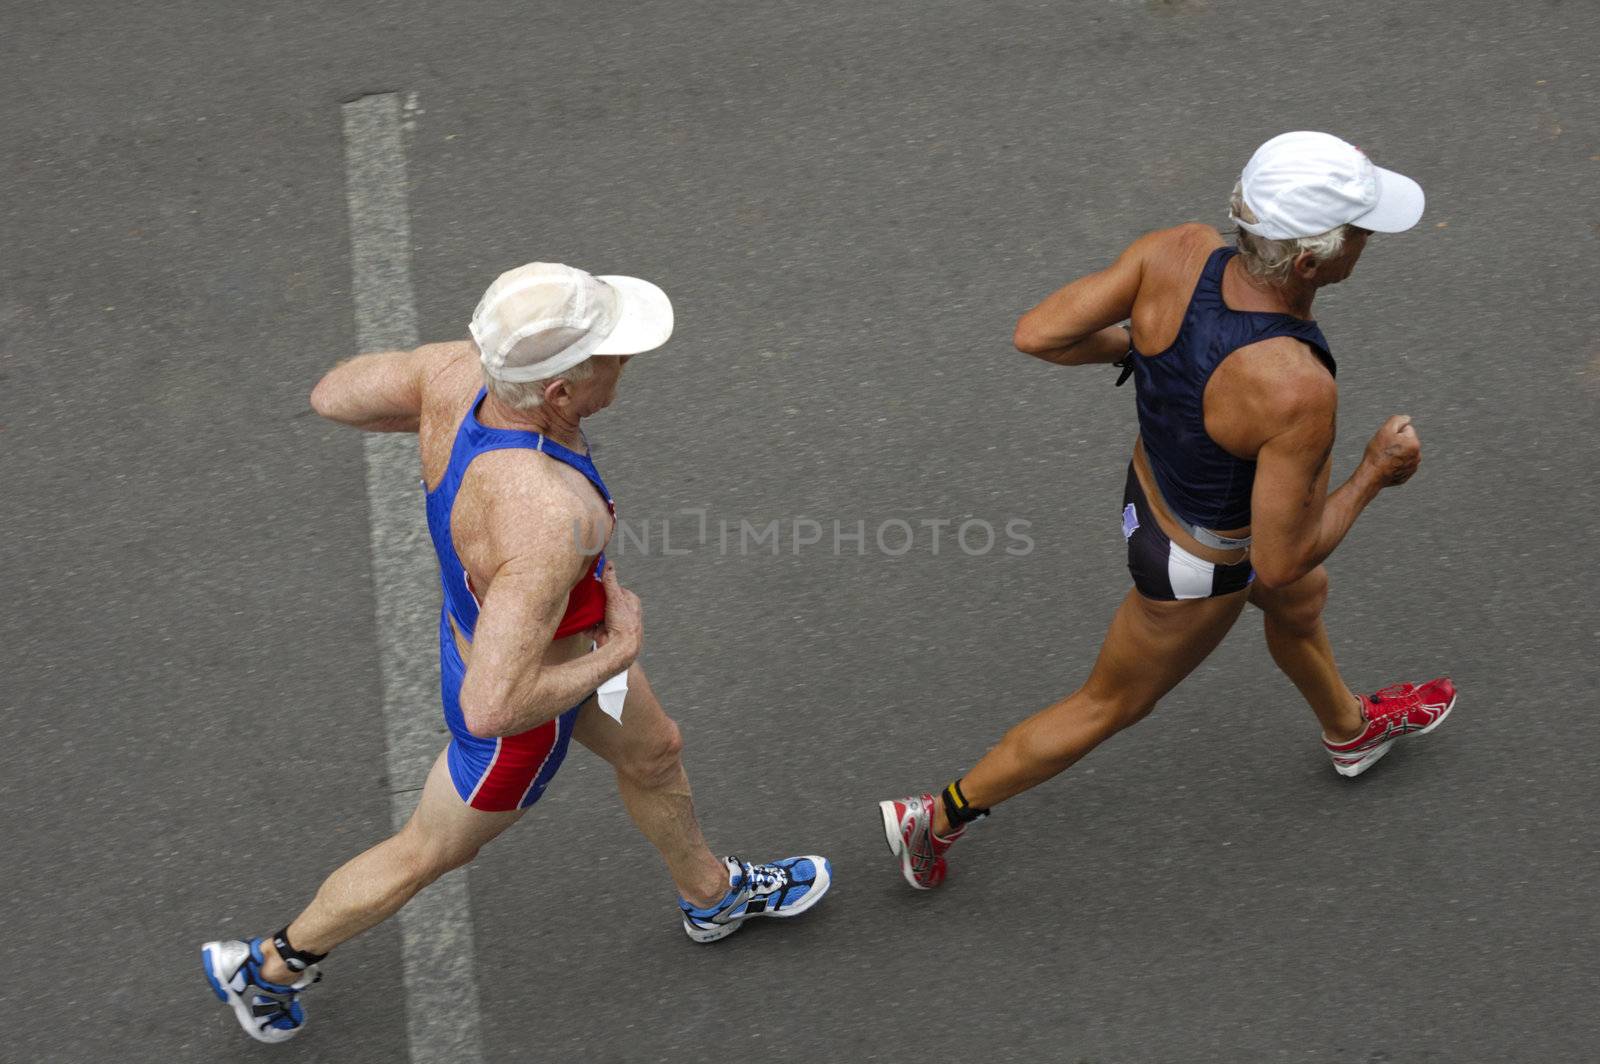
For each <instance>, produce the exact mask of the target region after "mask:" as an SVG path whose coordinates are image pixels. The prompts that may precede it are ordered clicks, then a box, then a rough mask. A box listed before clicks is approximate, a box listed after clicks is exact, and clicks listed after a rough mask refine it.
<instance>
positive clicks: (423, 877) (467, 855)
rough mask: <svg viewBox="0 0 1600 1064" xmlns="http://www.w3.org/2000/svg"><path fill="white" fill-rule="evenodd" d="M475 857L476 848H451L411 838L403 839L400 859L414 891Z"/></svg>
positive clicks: (431, 841)
mask: <svg viewBox="0 0 1600 1064" xmlns="http://www.w3.org/2000/svg"><path fill="white" fill-rule="evenodd" d="M477 856H478V847H476V846H472V847H462V846H458V845H456V846H453V845H449V844H446V843H440V842H436V841H433V840H429V839H422V838H415V837H413V838H408V839H405V848H404V850H403V851H402V853H401V858H400V859H401V864H402V866H403V867H404V869H405V873H406V880H407V881H408V882H409V883H410V885H411V886H412V887H413V888H414V889H416V890H421V889H422V888H423V887H426V886H427V885H428V884H430V883H432V882H433V881H434V880H436V879H438V878H439V877H440V876H442V875H444V874H445V873H446V872H451V871H454V870H455V869H457V868H460V867H462V866H463V865H466V864H470V863H472V861H473V859H474V858H476V857H477Z"/></svg>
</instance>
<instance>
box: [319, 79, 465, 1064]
mask: <svg viewBox="0 0 1600 1064" xmlns="http://www.w3.org/2000/svg"><path fill="white" fill-rule="evenodd" d="M408 104H409V105H410V107H411V108H413V109H414V106H415V105H414V104H411V103H410V101H408ZM401 124H402V113H401V101H400V97H399V96H398V95H396V94H394V93H384V94H382V95H375V96H363V97H361V98H360V99H358V100H354V101H352V102H350V103H347V104H345V105H344V143H345V182H346V191H345V196H346V200H347V201H348V203H349V208H350V245H351V257H350V259H351V271H352V274H353V281H354V285H353V289H352V290H353V292H354V294H355V313H356V346H357V348H358V349H359V350H361V351H387V350H396V349H402V348H411V347H415V346H417V321H416V309H415V306H414V304H413V300H412V293H411V224H410V216H409V212H408V210H407V207H406V159H405V146H404V144H403V143H402V141H401ZM363 440H364V441H365V445H366V458H367V504H368V509H369V511H370V514H371V522H372V583H373V589H374V593H375V595H376V597H377V604H378V654H379V658H380V669H381V672H382V677H383V720H384V726H385V730H386V732H387V739H388V741H387V746H388V768H389V789H390V791H391V793H392V802H393V805H392V808H393V814H394V825H395V828H396V830H398V829H399V828H400V826H401V825H402V824H404V823H405V821H406V818H408V817H409V816H410V815H411V810H412V809H413V808H414V807H415V805H416V793H417V790H418V789H419V788H420V787H421V785H422V781H423V780H424V779H426V778H427V775H428V769H429V768H430V767H432V765H433V761H434V759H435V758H436V757H438V756H439V750H440V748H441V747H442V746H443V736H442V735H441V729H440V727H439V694H438V692H439V655H438V648H437V647H435V646H434V645H433V643H432V640H431V636H432V634H433V632H434V630H435V626H436V623H437V612H438V609H439V586H438V584H439V582H438V577H437V575H436V569H435V563H434V558H433V551H432V548H431V546H430V544H429V542H428V536H427V526H426V523H425V521H424V519H423V509H422V489H421V487H420V483H419V478H420V471H419V462H418V457H417V439H416V437H415V436H412V435H410V434H409V433H367V434H365V435H364V436H363ZM466 875H467V870H466V869H464V868H463V869H461V870H460V871H457V872H451V873H450V874H449V875H446V876H444V877H443V878H442V879H440V880H439V881H438V882H437V883H435V884H434V885H433V886H431V887H429V888H428V889H427V890H425V891H423V892H422V893H421V894H419V895H418V896H417V897H416V898H414V899H413V900H412V901H411V903H410V904H409V905H407V906H406V907H405V908H404V909H401V910H400V916H399V920H400V940H401V951H402V958H403V977H404V982H405V992H406V1029H407V1037H408V1039H409V1041H410V1045H411V1060H412V1064H445V1062H449V1064H480V1062H481V1061H482V1060H483V1037H482V1031H481V1027H480V1023H479V1019H478V982H477V976H476V974H475V972H474V967H473V966H474V963H475V958H476V951H475V950H474V949H473V943H472V909H471V901H470V899H469V896H468V894H467V880H466Z"/></svg>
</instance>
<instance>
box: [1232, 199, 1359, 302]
mask: <svg viewBox="0 0 1600 1064" xmlns="http://www.w3.org/2000/svg"><path fill="white" fill-rule="evenodd" d="M1228 211H1229V213H1230V214H1231V215H1232V216H1233V217H1234V218H1235V219H1237V220H1240V221H1246V222H1249V223H1251V224H1252V225H1254V224H1255V223H1256V222H1257V221H1258V219H1257V218H1256V212H1255V211H1252V210H1251V209H1250V206H1249V204H1247V203H1245V201H1244V186H1243V184H1242V183H1241V182H1237V181H1236V182H1234V185H1233V195H1232V196H1231V197H1230V198H1229V200H1228ZM1349 231H1350V227H1349V226H1348V225H1341V226H1338V227H1337V228H1334V229H1330V230H1328V231H1327V232H1326V233H1318V234H1317V235H1316V236H1302V237H1294V238H1291V239H1288V240H1268V239H1267V238H1266V237H1264V236H1257V235H1256V234H1254V233H1252V232H1249V231H1247V230H1245V229H1243V228H1241V229H1240V230H1239V258H1240V259H1242V260H1243V261H1244V268H1245V269H1246V270H1249V271H1250V274H1251V276H1254V277H1259V278H1260V279H1261V280H1263V281H1268V282H1270V283H1272V284H1282V283H1283V282H1284V281H1287V280H1288V279H1289V268H1290V267H1291V266H1293V265H1294V260H1295V259H1296V258H1297V257H1298V256H1299V255H1300V253H1301V252H1302V251H1309V252H1311V257H1312V258H1314V259H1316V260H1317V261H1318V262H1326V261H1328V260H1329V259H1331V258H1333V257H1334V256H1335V255H1337V254H1339V249H1340V248H1342V247H1344V238H1345V235H1346V234H1347V233H1349Z"/></svg>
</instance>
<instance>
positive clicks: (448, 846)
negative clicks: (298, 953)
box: [261, 754, 522, 983]
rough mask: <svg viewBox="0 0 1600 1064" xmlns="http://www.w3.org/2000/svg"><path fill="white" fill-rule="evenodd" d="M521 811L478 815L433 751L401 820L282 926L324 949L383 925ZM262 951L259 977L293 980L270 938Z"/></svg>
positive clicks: (297, 939)
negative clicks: (412, 808) (417, 796)
mask: <svg viewBox="0 0 1600 1064" xmlns="http://www.w3.org/2000/svg"><path fill="white" fill-rule="evenodd" d="M521 816H522V810H515V811H512V812H507V813H484V812H480V811H478V810H476V809H472V808H470V807H469V806H468V805H467V804H466V803H465V802H463V801H462V800H461V797H460V795H458V794H456V788H455V784H453V783H451V782H450V770H449V768H448V767H447V766H446V764H445V759H444V755H443V754H440V755H439V759H438V760H437V761H435V762H434V763H433V768H432V769H431V770H430V771H429V773H428V780H427V782H426V783H425V784H424V785H423V787H422V798H421V800H420V801H418V803H417V810H416V812H414V813H412V814H411V819H410V820H408V821H407V822H406V826H405V827H403V828H401V829H400V830H399V832H397V833H396V834H395V835H393V836H392V837H390V838H388V839H385V840H384V841H383V842H380V843H378V845H376V846H374V847H373V848H372V849H370V850H368V851H366V852H365V853H363V854H361V855H360V856H358V857H355V858H352V859H351V860H350V861H347V862H346V863H345V864H344V865H342V866H341V867H340V868H339V869H338V870H337V871H335V872H334V873H333V875H331V876H329V877H328V878H327V879H326V880H324V881H323V884H322V887H321V889H319V890H318V891H317V896H316V897H315V898H313V899H312V901H311V904H310V905H308V906H306V909H305V911H304V912H302V913H301V914H300V915H299V916H297V917H295V920H294V923H292V924H290V925H289V942H290V944H291V945H293V946H294V947H295V948H296V949H300V950H305V951H306V952H308V953H327V952H328V951H329V950H331V949H333V947H335V946H337V945H338V944H339V943H341V942H345V941H347V940H349V939H351V938H354V937H355V936H356V935H359V934H360V933H361V932H363V931H365V930H366V929H367V928H369V927H372V926H373V925H375V924H379V923H382V922H383V921H384V920H387V919H388V918H389V917H391V916H393V915H394V914H395V913H397V912H399V911H400V907H401V906H403V905H405V903H406V902H408V901H410V900H411V899H412V898H413V897H414V896H415V895H416V893H417V892H418V891H420V890H421V889H422V888H423V887H425V886H427V885H428V884H429V883H432V882H433V881H434V880H435V879H438V878H439V877H440V876H442V875H444V874H445V873H446V872H448V871H450V870H451V869H452V868H459V867H460V866H462V865H464V864H466V863H467V862H468V861H470V860H472V859H473V858H474V857H476V856H477V854H478V848H479V847H481V846H482V845H483V844H484V843H486V842H488V841H489V840H490V839H493V838H494V837H495V836H496V835H498V834H500V833H501V832H502V831H504V830H505V829H506V828H508V827H510V826H511V825H512V824H515V823H516V822H517V820H518V819H520V818H521ZM261 952H262V955H263V957H264V958H265V960H266V963H265V964H264V965H263V966H262V975H264V976H265V977H266V978H267V979H269V980H271V981H272V982H275V983H288V982H292V981H293V980H294V978H295V976H294V974H293V973H292V972H290V971H289V968H288V966H287V965H285V964H284V963H283V961H282V959H281V958H280V957H279V956H278V951H277V950H276V949H274V948H273V946H272V943H271V942H263V943H262V944H261Z"/></svg>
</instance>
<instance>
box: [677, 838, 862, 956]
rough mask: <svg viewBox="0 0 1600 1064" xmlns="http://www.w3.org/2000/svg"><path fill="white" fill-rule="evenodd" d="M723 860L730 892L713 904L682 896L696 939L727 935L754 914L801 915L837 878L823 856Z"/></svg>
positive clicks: (687, 930) (686, 922) (686, 925)
mask: <svg viewBox="0 0 1600 1064" xmlns="http://www.w3.org/2000/svg"><path fill="white" fill-rule="evenodd" d="M722 860H723V863H725V864H726V865H727V866H728V886H729V890H728V893H727V896H726V897H724V898H723V899H722V900H721V901H719V902H717V904H715V905H713V906H711V907H710V908H709V909H697V908H695V907H694V906H693V905H690V904H689V903H688V902H686V901H684V900H682V899H681V898H680V899H679V900H678V907H679V908H680V909H682V910H683V932H684V934H686V935H688V936H689V937H690V938H692V939H694V940H695V941H696V942H715V941H716V940H717V939H719V938H727V937H728V936H729V935H731V934H733V933H734V932H735V931H737V930H739V928H741V927H743V926H744V922H745V921H746V920H748V919H750V917H752V916H779V917H786V916H799V915H800V914H801V913H803V912H805V911H806V910H807V909H809V908H811V907H812V906H813V905H815V904H817V902H819V901H821V900H822V896H823V895H824V894H826V893H828V887H829V886H830V885H832V882H833V868H832V867H831V866H830V865H829V864H828V862H827V859H826V858H822V857H809V856H808V857H787V858H784V859H783V860H782V861H774V862H772V863H771V864H751V863H750V862H748V861H741V860H739V858H737V857H724V858H723V859H722Z"/></svg>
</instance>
